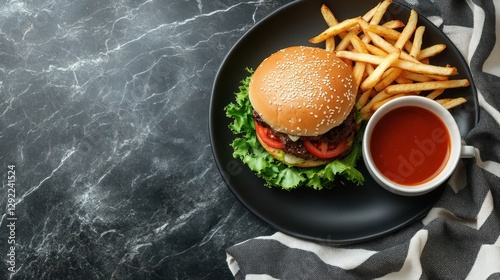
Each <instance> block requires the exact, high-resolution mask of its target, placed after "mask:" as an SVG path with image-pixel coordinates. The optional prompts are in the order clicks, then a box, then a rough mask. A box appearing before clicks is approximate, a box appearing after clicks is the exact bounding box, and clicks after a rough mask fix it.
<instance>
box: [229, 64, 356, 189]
mask: <svg viewBox="0 0 500 280" xmlns="http://www.w3.org/2000/svg"><path fill="white" fill-rule="evenodd" d="M247 71H248V73H249V76H248V77H246V78H245V79H244V80H242V81H241V85H240V86H239V92H236V93H235V101H234V102H232V103H230V104H228V105H227V106H226V107H225V111H226V116H227V117H229V118H231V119H232V122H231V124H230V125H229V128H230V129H231V131H233V132H234V133H235V134H236V135H238V137H237V138H236V139H234V140H233V142H232V143H231V147H232V148H233V149H234V152H233V157H234V158H237V159H240V160H241V161H243V162H244V163H245V164H246V165H248V167H249V168H250V169H251V170H252V171H253V172H255V173H256V174H257V176H258V177H260V178H262V179H264V180H265V181H266V186H267V187H278V188H282V189H284V190H292V189H295V188H297V187H300V186H306V187H311V188H313V189H316V190H321V189H323V188H331V187H333V186H334V180H335V178H336V176H342V177H344V178H345V179H347V180H349V181H351V182H353V183H355V184H356V185H362V184H363V183H364V180H365V179H364V177H363V174H361V172H359V170H357V169H356V162H357V161H358V159H359V158H360V157H361V140H362V134H363V133H362V131H363V129H361V130H360V132H359V133H358V134H357V136H356V138H355V139H354V141H353V143H352V150H351V152H350V153H349V154H348V155H347V156H346V157H344V158H342V159H340V160H334V161H332V162H331V163H329V164H327V165H325V166H320V167H313V168H298V167H293V166H289V165H287V164H285V163H282V162H280V161H278V160H276V159H274V158H273V157H272V156H271V155H270V154H269V153H267V152H266V151H265V150H264V148H262V146H261V145H260V143H259V141H258V140H257V136H256V134H255V126H254V123H253V118H252V110H253V109H252V105H251V104H250V100H249V98H248V84H249V83H250V79H251V77H252V74H253V70H252V69H248V68H247Z"/></svg>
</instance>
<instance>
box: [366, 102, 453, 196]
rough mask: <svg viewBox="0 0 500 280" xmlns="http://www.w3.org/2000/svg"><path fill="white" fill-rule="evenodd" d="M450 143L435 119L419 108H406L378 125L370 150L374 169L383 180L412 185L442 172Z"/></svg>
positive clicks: (439, 123)
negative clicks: (385, 178) (381, 175)
mask: <svg viewBox="0 0 500 280" xmlns="http://www.w3.org/2000/svg"><path fill="white" fill-rule="evenodd" d="M450 141H451V140H450V135H449V132H448V130H447V128H446V125H445V124H444V123H443V121H442V120H441V119H440V118H439V117H438V116H436V115H435V114H434V113H432V112H431V111H429V110H427V109H424V108H421V107H416V106H405V107H400V108H397V109H394V110H392V111H391V112H389V113H387V114H386V115H384V116H383V117H382V118H381V119H380V120H379V121H378V122H377V124H376V125H375V127H374V129H373V134H372V137H371V142H370V149H371V154H372V157H373V161H374V164H375V166H376V167H377V169H378V170H379V171H380V172H381V173H382V174H383V175H384V176H385V177H387V178H388V179H389V180H391V181H393V182H395V183H398V184H401V185H405V186H413V185H417V184H421V183H424V182H426V181H429V180H431V179H432V178H434V177H435V176H436V175H437V174H439V173H440V172H441V170H442V169H443V168H444V166H445V165H446V162H447V161H448V158H449V155H450V150H451V142H450Z"/></svg>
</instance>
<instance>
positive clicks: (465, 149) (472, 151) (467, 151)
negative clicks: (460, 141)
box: [460, 145, 476, 158]
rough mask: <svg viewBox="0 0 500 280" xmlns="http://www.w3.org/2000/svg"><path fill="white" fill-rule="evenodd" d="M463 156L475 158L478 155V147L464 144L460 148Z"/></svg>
mask: <svg viewBox="0 0 500 280" xmlns="http://www.w3.org/2000/svg"><path fill="white" fill-rule="evenodd" d="M460 157H461V158H474V157H476V148H474V147H473V146H467V145H462V148H461V149H460Z"/></svg>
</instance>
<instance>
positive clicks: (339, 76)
mask: <svg viewBox="0 0 500 280" xmlns="http://www.w3.org/2000/svg"><path fill="white" fill-rule="evenodd" d="M356 93H357V92H356V85H355V81H354V79H353V76H352V70H351V68H350V67H349V66H347V65H346V64H345V63H344V62H343V61H342V60H341V59H340V58H338V57H336V56H335V54H334V53H332V52H328V51H326V50H324V49H320V48H315V47H305V46H294V47H289V48H285V49H282V50H280V51H278V52H276V53H274V54H272V55H271V56H269V57H268V58H266V59H265V60H264V61H263V62H262V63H261V64H260V65H259V66H258V67H257V69H256V70H255V72H254V74H253V76H252V79H251V81H250V85H249V98H250V102H251V104H252V107H253V108H254V109H255V110H256V111H257V113H258V114H259V115H260V116H261V118H262V119H263V120H264V121H265V122H266V123H267V124H269V125H270V126H271V127H272V128H273V129H275V130H276V131H279V132H282V133H286V134H289V135H295V136H317V135H321V134H324V133H325V132H327V131H329V130H330V129H332V128H334V127H336V126H338V125H340V124H341V123H342V122H343V121H344V120H345V118H346V117H347V116H348V115H349V113H350V112H351V110H352V108H353V106H354V103H355V102H356Z"/></svg>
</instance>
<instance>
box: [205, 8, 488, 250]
mask: <svg viewBox="0 0 500 280" xmlns="http://www.w3.org/2000/svg"><path fill="white" fill-rule="evenodd" d="M323 3H325V4H327V5H328V6H329V7H330V8H331V9H332V11H334V13H335V15H336V16H337V18H338V19H339V20H343V19H346V18H350V17H355V16H358V15H362V14H363V13H365V12H366V11H368V10H369V9H370V8H371V7H374V6H375V5H376V3H378V1H365V0H353V1H350V2H348V3H349V4H346V2H345V1H340V0H338V1H331V0H330V1H329V0H300V1H296V2H293V3H291V4H288V5H286V6H283V7H282V8H280V9H279V10H277V11H276V12H274V13H273V14H271V15H270V16H268V17H267V18H265V19H264V20H262V21H261V22H259V23H258V24H256V25H255V26H254V27H253V28H252V29H250V30H249V31H248V32H247V33H246V34H245V35H244V36H243V37H242V38H241V39H240V40H239V41H238V43H237V44H236V45H235V46H234V47H233V48H232V50H231V51H230V53H229V54H228V55H227V57H226V59H225V60H224V62H223V63H222V66H221V68H220V69H219V73H218V75H217V77H216V79H215V84H214V87H213V94H212V99H211V105H210V137H211V141H212V149H213V153H214V156H215V160H216V162H217V166H218V168H219V171H220V172H221V174H222V177H223V178H224V181H225V182H226V183H227V185H228V186H229V188H230V190H231V191H232V192H233V193H234V195H235V196H236V197H237V198H238V199H239V200H240V201H241V203H243V205H245V206H246V207H247V208H248V209H249V210H250V211H251V212H253V213H254V214H255V215H257V216H258V217H260V218H261V219H262V220H264V221H266V222H267V223H269V224H270V225H271V226H273V227H274V228H276V229H277V230H279V231H282V232H284V233H286V234H289V235H292V236H295V237H299V238H303V239H306V240H312V241H317V242H321V243H329V244H348V243H355V242H361V241H366V240H370V239H373V238H377V237H380V236H383V235H386V234H388V233H391V232H393V231H395V230H397V229H400V228H401V227H403V226H406V225H408V224H410V223H412V222H414V221H416V220H418V219H420V218H422V217H423V216H424V215H425V214H426V213H427V212H428V211H429V210H430V209H431V208H432V206H433V205H434V204H435V202H436V201H437V200H438V199H439V198H440V196H441V193H442V191H443V187H441V188H438V189H437V190H435V191H433V192H431V193H428V194H426V195H423V196H419V197H403V196H398V195H395V194H392V193H389V192H387V191H385V190H384V189H383V188H382V187H380V186H379V185H377V184H376V183H375V182H374V181H373V179H372V178H371V177H370V176H369V174H368V172H367V171H366V168H365V166H364V163H363V161H362V159H360V160H359V162H358V167H359V169H360V171H361V172H363V174H364V175H365V178H366V183H365V185H364V186H359V187H357V186H352V185H349V184H346V185H343V184H342V183H338V184H337V185H338V186H337V187H335V188H333V189H331V190H321V191H316V190H313V189H308V188H300V189H296V190H293V191H283V190H280V189H269V188H267V187H265V186H264V182H263V181H262V180H261V179H259V178H258V177H256V175H255V174H254V173H253V172H252V171H251V170H250V169H249V168H248V167H247V166H246V165H244V164H243V163H242V162H241V161H239V160H236V159H234V158H233V157H232V152H233V150H232V148H231V147H230V146H229V144H230V143H231V142H232V140H233V139H234V138H235V135H233V134H232V132H231V131H230V130H229V128H228V124H229V123H230V120H229V119H228V118H227V117H226V116H225V112H224V107H225V106H226V105H227V104H228V103H230V102H232V101H233V100H234V92H235V91H237V89H238V86H239V82H240V81H241V80H242V79H243V78H244V77H245V76H246V75H247V72H246V71H245V67H252V68H254V69H255V68H256V67H257V66H258V65H259V63H260V62H261V61H262V60H263V59H264V58H266V57H267V56H269V55H270V54H271V53H273V52H275V51H277V50H279V49H281V48H284V47H288V46H292V45H310V44H309V43H308V39H309V38H311V37H313V36H315V35H317V34H319V33H320V32H321V31H323V30H324V29H325V28H326V24H325V23H324V22H323V19H322V17H321V14H320V7H321V4H323ZM408 16H409V9H408V8H407V7H404V6H402V5H399V4H396V3H394V4H393V5H392V6H391V7H390V8H389V10H388V12H387V13H386V15H385V17H384V20H390V19H399V20H402V21H403V22H407V20H408ZM419 21H420V22H419V24H421V25H425V26H426V32H425V36H424V46H423V47H427V46H430V45H432V44H435V43H444V44H446V45H447V46H448V48H447V50H446V51H445V53H443V54H440V55H439V57H437V58H435V59H434V60H433V61H432V63H434V64H439V65H445V64H447V63H449V64H451V65H453V66H455V67H457V69H458V71H459V73H460V74H459V75H458V76H457V77H456V78H462V77H465V78H468V79H469V80H470V81H471V82H472V77H471V74H470V71H469V69H468V66H467V64H466V62H465V61H464V59H463V57H462V56H461V54H460V53H459V51H458V50H457V49H456V47H455V46H454V45H453V43H452V42H451V41H450V40H449V39H448V38H447V37H446V36H445V35H444V34H443V33H442V32H441V31H440V30H439V29H438V28H437V27H436V26H434V25H433V24H431V23H430V22H429V21H428V20H426V19H424V18H422V17H420V19H419ZM447 95H451V96H464V97H466V98H467V99H468V100H469V102H468V103H467V105H465V106H462V107H460V108H457V109H453V110H452V114H453V115H454V117H455V118H456V121H457V123H458V125H459V128H460V130H461V134H462V135H465V134H466V133H467V132H468V131H469V130H471V129H472V128H473V127H474V125H475V124H476V123H477V121H478V108H477V104H478V103H477V94H476V92H475V87H474V86H473V85H472V86H471V87H468V88H464V89H456V90H449V91H447Z"/></svg>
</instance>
